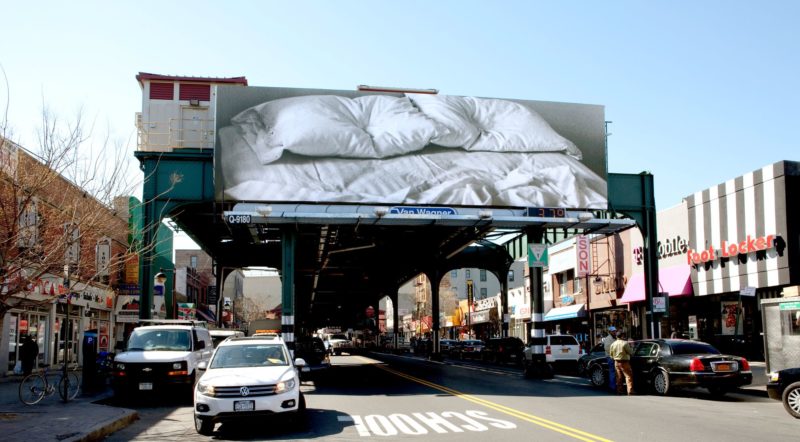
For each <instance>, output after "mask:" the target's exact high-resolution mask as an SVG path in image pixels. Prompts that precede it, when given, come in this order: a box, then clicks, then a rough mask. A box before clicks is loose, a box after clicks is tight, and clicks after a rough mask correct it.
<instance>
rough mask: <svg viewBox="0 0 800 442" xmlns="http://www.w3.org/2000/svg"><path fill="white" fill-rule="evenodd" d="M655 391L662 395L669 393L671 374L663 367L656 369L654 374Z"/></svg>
mask: <svg viewBox="0 0 800 442" xmlns="http://www.w3.org/2000/svg"><path fill="white" fill-rule="evenodd" d="M653 391H655V392H656V394H659V395H661V396H665V395H666V394H667V393H669V374H667V372H666V371H664V370H661V369H660V370H658V371H656V374H655V375H654V376H653Z"/></svg>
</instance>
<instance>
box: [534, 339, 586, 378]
mask: <svg viewBox="0 0 800 442" xmlns="http://www.w3.org/2000/svg"><path fill="white" fill-rule="evenodd" d="M538 347H541V348H542V350H541V351H542V352H544V355H542V354H541V353H537V352H536V351H537V350H536V348H538ZM580 353H581V346H580V344H579V343H578V340H577V339H575V336H572V335H547V336H545V337H541V338H531V339H530V340H529V341H528V345H527V346H526V347H525V348H524V350H523V351H522V367H523V375H524V376H525V377H530V376H533V375H538V376H539V377H545V378H548V377H552V376H553V373H554V372H555V370H556V366H557V365H566V366H575V365H576V364H577V363H578V358H580ZM537 360H538V361H539V362H541V361H542V360H543V361H544V362H545V363H546V364H537V363H536V361H537ZM545 370H546V372H545Z"/></svg>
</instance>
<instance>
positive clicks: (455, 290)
mask: <svg viewBox="0 0 800 442" xmlns="http://www.w3.org/2000/svg"><path fill="white" fill-rule="evenodd" d="M451 290H453V294H454V295H456V297H458V287H453V288H452V289H451Z"/></svg>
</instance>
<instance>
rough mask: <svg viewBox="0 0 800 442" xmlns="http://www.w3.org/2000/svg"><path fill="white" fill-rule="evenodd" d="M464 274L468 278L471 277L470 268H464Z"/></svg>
mask: <svg viewBox="0 0 800 442" xmlns="http://www.w3.org/2000/svg"><path fill="white" fill-rule="evenodd" d="M464 276H466V277H467V278H469V277H470V276H469V269H466V270H464Z"/></svg>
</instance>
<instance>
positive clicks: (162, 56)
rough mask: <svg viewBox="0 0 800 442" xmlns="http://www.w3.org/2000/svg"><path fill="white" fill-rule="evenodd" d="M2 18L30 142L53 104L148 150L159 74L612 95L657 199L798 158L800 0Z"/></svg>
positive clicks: (614, 128) (18, 107)
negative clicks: (142, 123)
mask: <svg viewBox="0 0 800 442" xmlns="http://www.w3.org/2000/svg"><path fill="white" fill-rule="evenodd" d="M0 16H2V17H3V19H2V26H0V67H2V68H3V70H4V71H5V76H6V82H7V85H8V86H7V87H6V85H5V84H4V82H2V81H1V80H2V79H0V105H6V104H7V105H8V113H7V115H8V121H9V123H10V125H11V127H12V128H13V129H14V134H15V139H16V140H17V141H19V142H20V143H21V144H22V145H24V146H29V145H32V144H35V143H36V133H37V124H38V121H39V120H40V116H41V110H42V106H43V105H45V106H47V107H48V108H49V109H50V110H51V111H52V112H54V113H56V114H57V115H59V116H61V117H63V118H65V119H68V118H70V117H74V115H76V114H77V113H78V112H80V113H82V114H83V116H84V120H85V121H88V122H90V123H91V124H92V125H93V127H94V129H93V134H94V137H95V139H96V140H98V141H97V142H100V141H101V140H104V139H106V137H108V139H110V140H112V141H114V142H116V143H120V144H122V145H124V146H127V148H128V149H129V150H130V151H131V152H133V151H134V150H135V141H136V136H135V130H134V113H135V112H137V111H140V110H141V89H140V87H139V85H138V83H137V82H136V80H135V78H134V77H135V75H136V74H137V73H138V72H151V73H158V74H168V75H188V76H213V77H231V76H245V77H247V79H248V82H249V84H250V85H251V86H277V87H301V88H320V89H351V90H352V89H355V87H356V86H357V85H359V84H369V85H381V86H397V87H413V88H435V89H438V90H439V91H440V93H442V94H452V95H468V96H472V95H474V96H482V97H498V98H515V99H528V100H543V101H559V102H571V103H589V104H599V105H603V106H604V107H605V118H606V120H607V121H611V123H610V125H609V132H610V133H611V135H610V137H609V138H608V147H609V150H608V168H609V171H610V172H615V173H639V172H642V171H648V172H651V173H652V174H653V175H654V177H655V193H656V204H657V208H658V209H665V208H668V207H672V206H674V205H676V204H678V203H680V201H681V199H682V198H684V197H686V196H688V195H690V194H692V193H693V192H696V191H699V190H702V189H705V188H707V187H710V186H713V185H716V184H719V183H722V182H724V181H726V180H729V179H732V178H734V177H736V176H739V175H741V174H743V173H746V172H749V171H752V170H755V169H757V168H760V167H762V166H765V165H767V164H770V163H773V162H776V161H780V160H800V153H798V152H800V149H798V148H797V142H796V139H797V135H796V134H795V133H794V132H795V130H796V129H797V128H798V126H800V124H799V123H800V106H798V103H800V35H799V34H800V30H799V29H800V28H798V26H797V23H798V21H799V20H800V2H797V1H791V0H789V1H770V0H766V1H761V2H753V1H731V0H726V1H702V2H698V1H688V0H686V1H684V0H673V1H669V2H653V1H644V0H642V1H611V2H597V1H570V2H564V1H533V0H531V1H503V0H496V1H464V0H452V1H448V0H438V1H419V0H404V1H346V0H337V1H300V0H293V1H260V2H243V1H227V2H205V1H191V2H187V1H174V2H163V1H137V2H127V3H123V2H95V1H84V2H11V1H9V0H0ZM130 159H131V161H132V162H134V161H135V159H134V158H133V156H132V155H131V156H130ZM134 169H135V170H138V169H136V168H135V167H134ZM139 178H141V177H139ZM176 243H177V242H176Z"/></svg>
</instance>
